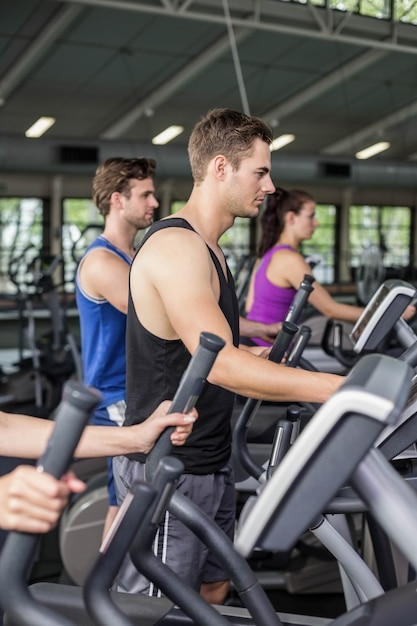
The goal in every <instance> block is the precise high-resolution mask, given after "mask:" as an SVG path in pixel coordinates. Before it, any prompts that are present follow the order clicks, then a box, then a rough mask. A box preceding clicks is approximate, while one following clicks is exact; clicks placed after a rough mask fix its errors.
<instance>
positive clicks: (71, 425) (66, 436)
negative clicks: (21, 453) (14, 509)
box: [0, 381, 100, 626]
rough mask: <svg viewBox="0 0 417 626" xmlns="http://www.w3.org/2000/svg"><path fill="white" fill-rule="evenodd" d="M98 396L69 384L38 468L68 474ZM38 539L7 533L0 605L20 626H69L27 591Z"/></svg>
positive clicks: (0, 566) (1, 564)
mask: <svg viewBox="0 0 417 626" xmlns="http://www.w3.org/2000/svg"><path fill="white" fill-rule="evenodd" d="M99 400H100V394H99V393H98V392H97V391H95V390H94V391H93V390H90V389H88V388H87V387H85V386H84V385H82V384H80V383H78V382H75V381H69V382H68V383H67V384H66V385H65V387H64V391H63V398H62V401H61V403H60V404H59V406H58V408H57V410H56V416H55V420H54V421H55V428H54V430H53V432H52V435H51V437H50V438H49V441H48V444H47V446H46V449H45V452H44V453H43V455H42V456H41V457H40V459H39V461H38V463H37V468H38V469H39V471H40V472H47V473H49V474H52V476H54V477H55V478H60V477H61V476H62V474H63V473H64V472H65V471H66V470H67V468H68V466H69V465H70V463H71V460H72V457H73V455H74V451H75V448H76V447H77V443H78V440H79V438H80V436H81V434H82V432H83V430H84V427H85V425H86V423H87V421H88V419H89V417H90V414H91V411H92V409H93V408H94V407H95V406H96V405H97V404H98V402H99ZM38 539H39V535H37V534H32V533H23V532H22V533H20V532H11V533H9V535H8V537H7V539H6V542H5V544H4V547H3V550H2V553H1V559H0V602H1V605H2V607H3V609H4V611H5V612H6V611H7V612H8V613H9V615H10V616H11V617H12V618H13V620H15V621H16V623H18V624H19V625H20V626H70V625H71V626H72V623H71V622H70V621H68V620H67V619H65V618H60V617H59V616H57V615H56V614H55V613H53V612H52V611H50V610H49V609H46V608H45V607H43V606H42V605H40V604H38V603H36V602H35V601H34V600H33V599H32V597H31V595H30V594H29V592H28V590H27V587H26V580H27V573H28V570H29V568H30V566H31V563H32V560H33V556H34V553H35V550H36V546H37V543H38Z"/></svg>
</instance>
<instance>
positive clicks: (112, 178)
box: [92, 157, 156, 216]
mask: <svg viewBox="0 0 417 626" xmlns="http://www.w3.org/2000/svg"><path fill="white" fill-rule="evenodd" d="M155 168H156V161H154V159H147V158H145V157H138V158H132V159H127V158H123V157H112V158H111V159H107V161H104V163H101V165H99V166H98V168H97V170H96V173H95V176H94V178H93V185H92V187H93V200H94V203H95V205H96V206H97V207H98V210H99V211H100V213H101V214H102V215H104V216H106V215H107V214H108V212H109V210H110V197H111V195H112V193H114V192H115V191H118V192H119V193H122V194H123V195H125V196H126V197H127V198H129V196H130V186H129V180H131V179H132V178H136V179H138V180H143V179H145V178H153V177H154V175H155Z"/></svg>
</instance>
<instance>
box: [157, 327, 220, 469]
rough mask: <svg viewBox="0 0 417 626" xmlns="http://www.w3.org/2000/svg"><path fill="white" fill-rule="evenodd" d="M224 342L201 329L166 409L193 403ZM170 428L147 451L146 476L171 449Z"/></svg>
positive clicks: (186, 408) (180, 408) (183, 408)
mask: <svg viewBox="0 0 417 626" xmlns="http://www.w3.org/2000/svg"><path fill="white" fill-rule="evenodd" d="M224 345H225V341H224V340H223V339H221V338H220V337H218V336H217V335H214V334H213V333H207V332H203V333H201V335H200V343H199V345H198V347H197V350H196V351H195V353H194V354H193V356H192V357H191V360H190V362H189V364H188V366H187V369H186V370H185V372H184V374H183V375H182V378H181V381H180V384H179V387H178V389H177V391H176V393H175V396H174V399H173V400H172V404H171V406H170V409H169V411H168V413H175V412H177V411H179V412H181V413H187V412H188V411H190V410H191V409H192V408H193V407H194V406H195V404H196V402H197V400H198V398H199V395H200V393H201V392H202V390H203V387H204V384H205V382H206V378H207V376H208V374H209V372H210V370H211V368H212V366H213V364H214V361H215V360H216V357H217V355H218V353H219V352H220V350H221V349H222V348H223V347H224ZM173 431H174V427H173V426H170V427H169V428H166V429H165V430H164V432H163V433H162V434H161V436H160V437H159V439H158V440H157V442H156V443H155V445H154V447H153V448H152V450H151V452H150V453H149V454H148V456H147V458H146V464H145V476H146V480H151V479H152V478H153V476H154V474H155V471H156V468H157V466H158V462H159V460H160V459H161V458H162V457H164V456H168V455H169V454H170V453H171V451H172V443H171V434H172V433H173Z"/></svg>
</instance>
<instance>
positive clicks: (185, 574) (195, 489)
mask: <svg viewBox="0 0 417 626" xmlns="http://www.w3.org/2000/svg"><path fill="white" fill-rule="evenodd" d="M113 470H114V478H115V484H116V491H117V496H118V503H119V504H121V503H122V501H123V500H124V498H125V496H126V493H127V492H128V489H129V486H130V485H131V484H132V483H133V481H135V480H143V477H144V464H143V463H139V462H138V461H131V460H130V459H128V458H126V457H124V456H118V457H115V458H114V460H113ZM177 489H178V491H180V492H181V493H183V494H184V495H185V496H187V497H189V498H190V499H191V500H193V502H194V503H195V504H197V505H198V506H199V507H200V508H201V509H203V511H204V512H205V513H206V514H207V515H208V516H209V517H210V518H211V519H214V520H215V521H216V523H217V524H218V525H219V526H220V528H221V529H222V530H223V532H225V533H226V535H228V537H229V538H230V540H231V541H233V536H234V526H235V518H236V511H235V481H234V475H233V469H232V463H231V462H230V461H229V463H227V464H226V465H225V466H224V467H223V468H222V469H221V470H220V471H219V472H216V473H214V474H207V475H203V476H199V475H196V474H183V475H182V476H181V478H180V480H179V483H178V487H177ZM154 550H155V551H156V553H157V554H158V555H159V556H160V557H161V559H162V561H163V562H164V563H166V564H167V565H168V566H169V567H170V568H171V569H172V570H174V571H175V572H176V573H177V574H178V575H179V576H180V577H181V578H182V579H183V580H185V581H187V582H188V584H190V585H191V586H192V587H193V588H194V589H196V590H197V591H198V590H199V589H200V586H201V583H203V582H204V583H212V582H219V581H223V580H227V579H228V575H227V574H226V573H225V571H224V570H223V569H222V567H221V565H220V564H219V563H218V562H217V561H216V559H215V558H214V556H213V555H211V554H210V553H209V551H208V549H207V547H206V546H204V545H203V543H202V542H201V541H200V540H199V539H197V537H196V536H195V535H194V533H192V532H191V531H190V530H188V528H186V527H185V526H184V525H183V524H182V523H181V522H180V521H179V520H177V519H176V518H175V517H174V516H173V515H171V514H170V513H169V512H168V511H167V512H166V514H165V519H164V522H163V523H162V524H161V526H160V527H159V529H158V532H157V535H156V537H155V542H154ZM117 589H118V590H119V591H124V592H128V593H144V594H145V595H157V596H160V595H161V592H160V590H159V589H157V588H156V587H155V585H153V584H152V583H149V581H148V580H147V579H146V578H145V577H144V576H142V575H141V574H139V573H138V571H137V570H136V568H135V566H134V565H133V563H132V561H131V560H130V558H129V557H128V556H127V557H126V559H125V561H124V563H123V565H122V567H121V569H120V572H119V577H118V581H117Z"/></svg>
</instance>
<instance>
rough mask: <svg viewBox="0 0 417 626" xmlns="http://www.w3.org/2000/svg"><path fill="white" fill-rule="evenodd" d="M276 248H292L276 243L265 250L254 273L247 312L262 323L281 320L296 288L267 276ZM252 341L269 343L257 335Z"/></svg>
mask: <svg viewBox="0 0 417 626" xmlns="http://www.w3.org/2000/svg"><path fill="white" fill-rule="evenodd" d="M277 250H293V248H292V247H291V246H287V245H278V246H274V247H273V248H270V249H269V250H267V252H265V254H264V256H263V257H262V259H261V261H260V263H259V266H258V268H257V271H256V274H255V279H254V284H253V303H252V307H251V310H250V311H249V313H248V314H247V318H248V319H249V320H254V321H255V322H262V323H263V324H274V323H276V322H283V321H284V320H285V318H286V316H287V313H288V309H289V308H290V306H291V304H292V301H293V300H294V296H295V294H296V289H293V288H292V287H278V286H277V285H274V284H273V283H271V281H270V280H268V278H267V275H266V272H267V270H268V266H269V263H270V261H271V258H272V256H273V255H274V254H275V252H277ZM252 341H253V342H254V343H256V344H258V345H259V346H270V345H271V344H268V343H266V342H265V341H263V340H262V339H259V338H257V337H253V338H252Z"/></svg>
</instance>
